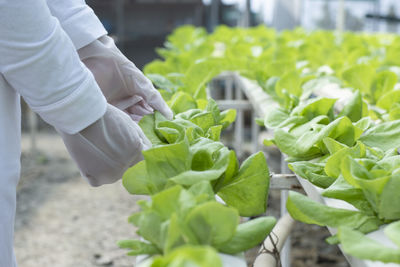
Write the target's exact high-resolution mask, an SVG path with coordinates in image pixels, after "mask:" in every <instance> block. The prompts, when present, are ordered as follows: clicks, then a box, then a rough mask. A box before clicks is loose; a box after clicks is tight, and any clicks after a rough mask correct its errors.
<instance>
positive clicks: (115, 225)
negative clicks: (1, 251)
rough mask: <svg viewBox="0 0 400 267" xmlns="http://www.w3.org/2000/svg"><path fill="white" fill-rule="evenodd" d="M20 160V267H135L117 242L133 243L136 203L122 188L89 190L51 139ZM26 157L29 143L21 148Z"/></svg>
mask: <svg viewBox="0 0 400 267" xmlns="http://www.w3.org/2000/svg"><path fill="white" fill-rule="evenodd" d="M38 141H39V144H38V147H39V148H40V149H41V151H42V152H41V153H36V155H28V154H27V152H25V153H24V154H23V158H22V162H23V166H24V167H23V174H22V177H21V182H20V186H19V192H18V207H17V218H16V233H15V250H16V255H17V261H18V263H19V266H20V267H38V266H41V267H49V266H55V267H72V266H76V267H77V266H79V267H92V266H121V267H122V266H133V264H132V263H133V262H134V258H132V257H127V256H125V251H124V250H120V249H119V248H118V247H117V245H116V242H117V241H118V240H121V239H129V238H133V237H135V233H134V232H135V229H134V228H133V226H132V225H130V224H128V223H127V217H128V216H129V215H130V214H131V213H133V212H134V211H136V210H138V206H137V205H136V204H135V203H136V201H137V200H139V199H140V197H136V196H131V195H129V194H128V193H127V192H126V191H125V190H124V188H123V187H122V185H121V183H116V184H113V185H107V186H102V187H98V188H92V187H90V186H89V185H88V184H87V183H86V182H85V181H84V180H83V179H82V178H80V176H79V173H78V170H77V168H76V167H75V166H74V164H73V163H72V162H71V160H70V159H69V158H68V155H67V152H66V151H65V149H64V147H63V144H62V141H61V140H60V139H59V138H57V137H56V136H55V135H46V136H41V138H39V140H38ZM23 147H24V151H27V147H28V145H27V140H24V142H23Z"/></svg>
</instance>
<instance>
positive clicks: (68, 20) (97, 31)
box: [46, 0, 107, 50]
mask: <svg viewBox="0 0 400 267" xmlns="http://www.w3.org/2000/svg"><path fill="white" fill-rule="evenodd" d="M46 1H47V5H48V6H49V8H50V12H51V14H52V15H53V16H55V17H56V18H57V19H58V20H59V21H60V23H61V26H62V28H63V29H64V31H65V32H66V33H67V34H68V36H69V37H70V38H71V40H72V42H73V43H74V46H75V48H76V49H77V50H78V49H80V48H82V47H84V46H86V45H88V44H89V43H91V42H93V41H94V40H96V39H98V38H99V37H101V36H103V35H105V34H107V31H106V30H105V29H104V27H103V25H102V24H101V22H100V20H99V19H98V17H97V16H96V15H95V14H94V12H93V10H92V9H91V8H90V7H89V6H88V5H86V3H85V1H84V0H46Z"/></svg>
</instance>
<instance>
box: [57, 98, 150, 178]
mask: <svg viewBox="0 0 400 267" xmlns="http://www.w3.org/2000/svg"><path fill="white" fill-rule="evenodd" d="M58 132H59V133H60V135H61V137H62V139H63V141H64V143H65V146H66V147H67V149H68V151H69V153H70V155H71V156H72V158H73V159H74V161H75V162H76V163H77V165H78V167H79V169H80V171H81V174H82V176H83V177H85V178H86V179H87V180H88V182H89V183H90V184H91V185H92V186H99V185H102V184H109V183H113V182H115V181H117V180H119V179H120V178H121V177H122V175H123V173H124V172H125V171H126V170H127V169H128V168H129V167H130V166H132V165H134V164H136V163H138V162H139V161H141V160H142V159H143V156H142V153H141V152H142V150H146V149H148V148H150V147H151V142H150V141H149V140H148V139H147V137H146V136H145V135H144V133H143V132H142V130H141V128H140V127H139V126H138V125H137V124H136V122H134V121H132V120H131V118H130V117H129V116H128V115H127V114H125V113H124V112H122V111H121V110H119V109H117V108H115V107H113V106H112V105H110V104H108V106H107V111H106V113H105V114H104V116H103V117H102V118H101V119H99V120H98V121H96V122H95V123H93V124H92V125H90V126H89V127H87V128H85V129H83V130H82V131H80V132H79V133H77V134H73V135H70V134H67V133H64V132H62V131H60V130H58Z"/></svg>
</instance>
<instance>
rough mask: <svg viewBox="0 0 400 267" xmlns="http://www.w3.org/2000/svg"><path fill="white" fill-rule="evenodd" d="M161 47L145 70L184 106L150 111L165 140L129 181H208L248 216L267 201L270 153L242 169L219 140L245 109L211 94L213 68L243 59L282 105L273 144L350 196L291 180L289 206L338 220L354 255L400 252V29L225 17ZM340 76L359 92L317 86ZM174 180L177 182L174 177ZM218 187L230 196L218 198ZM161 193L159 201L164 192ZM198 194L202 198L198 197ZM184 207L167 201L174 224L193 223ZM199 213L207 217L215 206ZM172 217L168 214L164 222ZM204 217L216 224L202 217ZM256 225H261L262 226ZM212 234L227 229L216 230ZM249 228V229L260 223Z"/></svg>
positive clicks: (155, 137)
mask: <svg viewBox="0 0 400 267" xmlns="http://www.w3.org/2000/svg"><path fill="white" fill-rule="evenodd" d="M158 53H159V55H160V56H161V57H162V58H163V59H162V60H156V61H154V62H152V63H150V64H149V65H147V66H146V68H145V73H146V75H147V76H148V77H149V78H150V79H151V80H152V81H153V83H154V84H155V85H156V86H157V87H158V88H159V89H160V91H161V92H162V94H163V97H164V98H165V99H166V100H167V101H168V104H169V105H170V106H171V108H172V109H173V111H174V112H175V114H176V117H175V119H174V120H173V121H172V122H171V121H165V119H164V118H162V117H161V116H160V115H159V114H156V115H155V116H153V117H147V118H145V119H144V120H143V121H142V122H141V126H142V128H143V129H144V130H145V132H146V134H147V135H148V136H149V138H150V139H151V140H152V142H153V143H154V144H155V147H154V148H153V149H152V150H150V151H149V152H145V161H144V162H143V163H141V164H139V165H138V166H137V167H134V168H133V169H131V170H130V171H129V172H128V173H127V175H126V177H125V179H124V183H125V185H126V187H127V189H128V191H130V192H131V193H135V194H167V193H166V192H170V190H177V191H179V192H181V190H182V192H193V191H194V192H199V191H198V189H192V187H194V188H198V187H202V188H203V187H204V188H205V187H207V188H208V189H207V190H205V189H202V190H203V191H201V190H200V192H201V193H202V194H203V193H204V190H205V191H207V192H209V194H208V198H207V199H208V200H207V201H212V203H213V205H217V206H219V207H221V208H225V209H232V211H233V209H236V211H238V212H239V214H240V215H242V216H252V215H255V214H260V213H261V212H263V211H264V210H265V208H266V207H265V204H266V196H267V191H268V182H269V180H268V176H267V175H266V173H267V172H268V168H267V166H266V165H265V159H264V157H263V156H262V154H256V155H253V156H251V157H250V158H249V159H248V160H247V161H246V162H245V163H243V165H242V167H241V168H240V169H239V168H238V167H237V166H238V163H237V160H236V157H235V156H234V155H235V154H234V152H232V151H228V150H227V148H225V147H224V146H223V145H222V144H221V143H219V142H218V140H219V135H220V132H221V129H222V128H224V127H226V126H227V125H228V124H229V123H230V122H232V121H233V120H234V112H233V111H226V112H223V113H220V112H219V110H218V108H217V107H216V105H215V102H213V101H212V100H209V99H208V98H207V94H206V89H205V85H206V84H207V83H208V82H209V81H210V80H211V79H212V78H213V77H215V76H216V75H218V74H219V73H221V72H224V71H236V72H238V73H240V75H242V76H244V77H247V78H250V79H252V80H254V81H256V82H257V83H258V84H259V85H260V87H262V88H263V89H264V91H265V92H266V93H267V94H268V95H269V96H270V97H271V98H272V99H274V100H275V102H276V103H278V106H279V108H275V107H274V108H271V109H270V111H269V112H268V114H267V116H266V118H265V119H264V124H265V126H266V127H267V128H269V129H273V131H274V138H273V139H272V140H267V141H266V142H265V144H266V145H271V144H274V145H276V146H278V148H279V149H280V150H281V151H282V153H284V154H286V155H287V156H288V161H289V162H290V164H289V166H290V168H291V169H292V170H293V171H294V172H295V173H296V174H298V175H299V176H300V177H302V178H304V179H307V180H308V181H310V182H311V183H313V184H314V185H316V186H317V187H320V188H321V189H322V195H323V196H324V197H327V198H333V199H339V200H342V201H345V202H347V203H348V204H350V205H349V207H350V208H349V209H340V208H332V207H328V206H325V205H322V204H319V203H317V202H314V201H312V200H311V199H309V198H307V197H306V196H304V195H301V194H299V193H295V192H291V193H290V195H289V199H288V204H287V208H288V210H289V212H290V214H291V215H292V217H293V218H295V219H297V220H299V221H302V222H305V223H310V224H317V225H321V226H329V227H333V228H336V229H338V234H337V235H334V236H332V237H330V238H328V239H327V241H328V242H330V243H333V244H337V243H339V242H340V243H341V244H342V247H343V249H344V250H345V251H346V252H347V253H349V254H351V255H353V256H356V257H358V258H361V259H369V260H377V261H382V262H393V263H400V222H399V220H400V197H399V191H400V156H399V154H398V148H399V147H400V120H399V119H400V90H399V89H400V88H399V86H398V81H399V77H400V37H398V36H395V35H387V34H360V33H358V34H356V33H344V34H341V35H336V34H335V33H333V32H326V31H317V32H311V33H308V32H305V31H304V30H302V29H296V30H293V31H284V32H281V33H276V32H275V31H274V30H273V29H269V28H266V27H262V26H261V27H256V28H250V29H241V28H228V27H224V26H221V27H219V28H217V29H216V30H215V32H214V33H212V34H207V33H206V31H205V30H204V29H202V28H194V27H190V26H185V27H181V28H179V29H177V30H176V31H175V32H174V33H173V34H171V35H170V36H169V37H168V40H167V42H166V43H165V47H164V48H162V49H159V50H158ZM329 88H331V90H336V89H338V88H341V89H345V90H346V91H347V92H350V94H349V95H350V97H348V98H346V99H340V100H339V101H337V99H332V98H326V97H319V96H318V92H320V91H324V90H325V91H326V90H327V89H328V91H329V90H330V89H329ZM342 91H343V90H342ZM338 97H339V96H338ZM217 147H218V148H217ZM216 151H218V152H216ZM226 162H227V163H226ZM160 166H162V167H160ZM221 166H223V167H221ZM261 170H262V171H261ZM254 172H255V173H254ZM256 173H257V174H256ZM133 174H135V175H133ZM138 174H140V175H138ZM243 174H244V176H242V175H243ZM135 176H137V177H138V178H134V177H135ZM171 177H172V178H171ZM250 177H258V179H256V178H250ZM253 179H254V180H253ZM262 179H264V180H262ZM204 180H206V181H204ZM149 181H150V182H149ZM198 183H200V184H198ZM175 185H178V187H177V188H175V189H174V187H173V186H175ZM260 185H262V186H260ZM171 188H172V189H171ZM165 189H166V191H165V192H161V193H159V192H160V191H162V190H165ZM187 190H189V191H187ZM214 193H216V194H218V195H219V196H221V198H222V199H223V200H224V201H225V202H226V203H227V205H228V207H226V206H222V205H220V204H217V203H215V200H214V197H213V194H214ZM170 194H172V193H170ZM196 194H197V193H195V195H196ZM172 195H175V196H176V194H172ZM195 195H194V197H195V198H196V196H195ZM154 197H155V196H154ZM154 197H153V202H151V203H154V202H155V201H154ZM182 198H183V197H182ZM207 201H206V202H207ZM165 202H167V201H165ZM184 202H186V201H184ZM151 203H147V204H143V203H142V208H143V212H142V213H140V214H142V215H134V216H133V217H132V222H134V223H135V224H136V225H138V226H139V228H140V229H141V226H140V225H143V224H149V222H148V221H146V220H145V219H139V218H143V216H144V217H145V215H143V214H153V213H152V212H155V207H154V204H151ZM163 203H164V202H163ZM173 203H177V202H173ZM192 203H194V202H192ZM202 203H203V202H202ZM164 205H167V204H166V203H164ZM193 205H194V206H195V207H196V208H197V207H199V204H198V203H197V204H193ZM178 207H179V205H178V204H175V205H174V208H173V209H167V210H171V212H169V213H168V214H167V215H165V216H164V217H163V218H164V219H165V218H167V221H168V223H167V224H168V225H169V227H170V226H171V225H172V226H173V225H179V226H180V227H179V229H185V227H187V225H191V224H190V223H189V221H190V219H188V217H186V216H188V214H187V213H186V212H183V215H181V216H180V217H179V216H178V215H176V216H178V217H179V218H180V219H179V220H180V222H179V223H178V222H176V223H175V221H179V220H178V218H177V219H175V218H174V219H172V218H173V217H174V216H175V215H174V214H178V213H179V214H180V212H181V211H179V212H178V211H177V209H178V210H179V209H181V208H178ZM163 208H165V209H166V207H163ZM191 212H192V211H191ZM217 213H219V212H217ZM210 214H211V212H210ZM152 216H153V215H152ZM211 217H213V218H215V217H216V216H211ZM224 217H225V218H227V216H224ZM189 218H194V217H189ZM196 218H197V219H196V221H200V222H203V221H207V219H205V218H206V217H204V218H203V219H199V218H200V217H196ZM237 218H238V217H237ZM164 219H163V220H159V222H160V223H159V225H162V224H163V223H164V222H165V220H164ZM140 220H142V221H143V222H142V223H140V222H139V221H140ZM148 220H150V219H148ZM151 220H153V219H151ZM235 220H236V221H235V222H237V220H238V219H235ZM265 220H269V222H270V223H269V224H268V223H265V224H264V225H265V226H267V225H268V226H269V227H265V229H262V230H263V231H264V232H263V233H264V235H262V236H263V237H264V236H265V235H266V234H267V233H268V231H270V227H271V226H272V225H273V224H274V223H275V221H274V220H273V219H271V218H268V219H265ZM154 221H155V220H154ZM171 221H172V222H173V223H172V224H171ZM224 223H227V220H224ZM251 223H253V222H249V223H248V224H249V225H250V224H251ZM260 224H262V223H260ZM182 225H186V226H185V227H183V226H182ZM213 225H214V226H215V225H218V224H217V223H216V222H213ZM235 225H236V226H237V223H236V224H235ZM236 226H235V227H236ZM382 226H386V227H385V229H384V232H385V234H386V235H387V237H388V239H390V240H391V241H392V243H393V244H392V245H393V246H391V247H386V246H385V245H384V244H380V243H377V242H376V241H374V240H372V239H370V238H368V237H367V236H366V235H365V234H367V233H369V232H372V231H375V230H377V229H379V228H380V227H382ZM160 227H161V228H160V229H164V228H163V227H162V226H160ZM235 227H232V229H233V228H235ZM239 227H240V225H239ZM243 227H244V226H243ZM166 228H168V227H166ZM176 228H178V227H176ZM190 228H191V229H195V228H196V226H190ZM198 228H199V229H200V228H202V229H203V228H204V229H209V228H207V227H204V226H200V225H199V226H198ZM140 229H139V233H140V234H141V235H142V236H143V237H144V238H145V239H146V240H148V241H150V243H151V244H154V243H156V244H157V242H159V243H160V242H161V243H160V244H157V246H156V247H157V248H158V250H156V249H155V247H153V249H154V250H152V251H153V252H155V251H157V253H166V252H168V251H169V249H167V250H166V249H160V247H162V244H163V245H164V246H165V243H163V242H167V243H168V242H169V243H170V242H172V241H171V239H168V241H165V240H167V239H166V238H164V236H165V235H166V234H165V233H162V234H159V235H157V237H158V238H159V237H163V240H162V241H160V240H154V241H153V240H151V238H150V237H146V236H144V235H143V234H142V232H143V231H142V230H140ZM171 229H172V228H171ZM224 229H228V228H225V227H224ZM238 229H239V228H238ZM247 229H248V231H249V229H250V227H249V228H247ZM257 229H258V228H257V227H254V232H252V233H255V232H256V231H257ZM165 231H166V230H165ZM169 231H172V232H173V233H172V232H171V234H170V235H172V236H175V235H177V236H179V238H182V239H183V240H185V241H179V242H178V243H179V244H180V245H181V244H196V245H197V244H202V245H204V244H207V245H211V246H213V247H214V248H215V249H217V250H219V251H221V252H228V253H229V252H232V251H227V250H225V249H224V248H223V247H224V246H225V245H224V246H222V247H221V244H220V243H218V242H217V243H215V242H214V241H208V243H207V242H198V241H197V242H194V241H192V238H189V237H188V236H190V235H192V234H193V233H190V234H188V233H184V234H183V233H182V234H177V233H178V231H177V230H174V231H173V230H169ZM207 231H208V233H211V232H212V231H211V230H207ZM260 232H262V231H261V230H260ZM231 233H232V234H233V237H232V235H231V237H230V238H231V239H230V240H231V241H235V240H236V239H235V231H234V230H233V231H232V232H231ZM238 233H240V232H236V234H238ZM243 233H245V231H243ZM194 235H196V234H194ZM201 235H204V233H201ZM213 235H215V237H218V235H217V234H216V232H214V233H213ZM167 236H169V235H167ZM205 236H207V235H205ZM179 238H178V239H176V240H181V239H179ZM242 238H244V237H242ZM247 238H248V240H250V239H251V238H252V237H251V234H250V235H249V236H248V237H247ZM209 239H210V240H211V239H213V238H211V236H210V237H209ZM228 239H229V238H227V239H224V240H225V241H226V240H228ZM174 240H175V239H174ZM188 240H189V241H188ZM256 241H259V240H256ZM135 242H136V241H135ZM228 243H229V242H228ZM135 244H136V243H135ZM173 244H175V243H173ZM254 244H255V243H252V244H251V245H254ZM248 247H249V246H248ZM246 248H247V247H246ZM244 249H245V248H242V249H241V250H244ZM238 251H239V250H236V251H234V252H238ZM145 252H146V253H147V254H151V253H148V251H145ZM157 266H158V265H157Z"/></svg>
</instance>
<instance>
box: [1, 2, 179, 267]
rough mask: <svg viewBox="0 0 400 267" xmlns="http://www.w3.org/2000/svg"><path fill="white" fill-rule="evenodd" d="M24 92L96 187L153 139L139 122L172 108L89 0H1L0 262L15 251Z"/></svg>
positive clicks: (116, 175)
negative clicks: (124, 51) (123, 49)
mask: <svg viewBox="0 0 400 267" xmlns="http://www.w3.org/2000/svg"><path fill="white" fill-rule="evenodd" d="M20 96H22V97H23V98H24V100H25V101H26V103H27V104H28V105H29V106H30V108H31V109H32V110H33V111H35V112H36V113H38V114H39V115H40V116H41V117H42V118H43V120H45V121H46V122H48V123H49V124H51V125H52V126H54V127H55V128H56V129H57V131H58V132H59V133H60V134H61V136H62V138H63V140H64V143H65V145H66V146H67V149H68V151H69V152H70V154H71V156H72V158H73V159H74V160H75V161H76V163H77V165H78V167H79V169H80V171H81V174H82V176H83V177H85V178H86V179H87V180H88V182H89V183H90V184H91V185H93V186H99V185H102V184H107V183H113V182H115V181H116V180H118V179H120V178H121V176H122V174H123V172H124V171H125V170H126V169H127V168H128V167H129V166H131V165H133V164H135V163H137V162H138V161H140V160H141V159H142V155H141V151H142V150H144V149H147V148H149V147H150V146H151V143H150V142H149V141H148V140H147V138H146V136H145V135H144V133H143V132H142V131H141V129H140V127H139V126H138V125H137V123H136V122H135V121H137V120H139V119H140V118H141V116H143V115H145V114H148V113H151V112H153V110H159V111H160V112H161V113H162V114H163V115H164V116H165V117H167V118H172V112H171V110H170V109H169V108H168V106H167V104H166V103H165V102H164V101H163V99H162V97H161V95H160V94H159V92H158V91H157V90H156V89H154V87H153V86H152V84H151V82H150V81H149V80H148V79H147V78H146V77H145V76H144V75H143V74H142V73H141V72H140V71H139V70H138V69H137V68H136V67H135V65H134V64H133V63H132V62H130V61H129V60H128V59H127V58H126V57H125V56H124V55H123V54H122V53H121V52H120V51H119V50H118V48H117V47H116V46H115V44H114V42H113V40H112V39H111V38H110V37H108V36H107V32H106V30H105V29H104V27H103V26H102V25H101V23H100V21H99V19H98V18H97V17H96V15H95V14H94V12H93V10H91V9H90V8H89V7H88V6H87V5H86V3H85V2H84V0H47V1H46V0H34V1H32V0H18V1H14V0H0V172H1V173H0V266H1V267H14V266H16V260H15V255H14V252H13V232H14V218H15V210H16V187H17V183H18V180H19V175H20V153H21V148H20V138H21V126H20V124H21V118H20V117H21V108H20Z"/></svg>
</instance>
